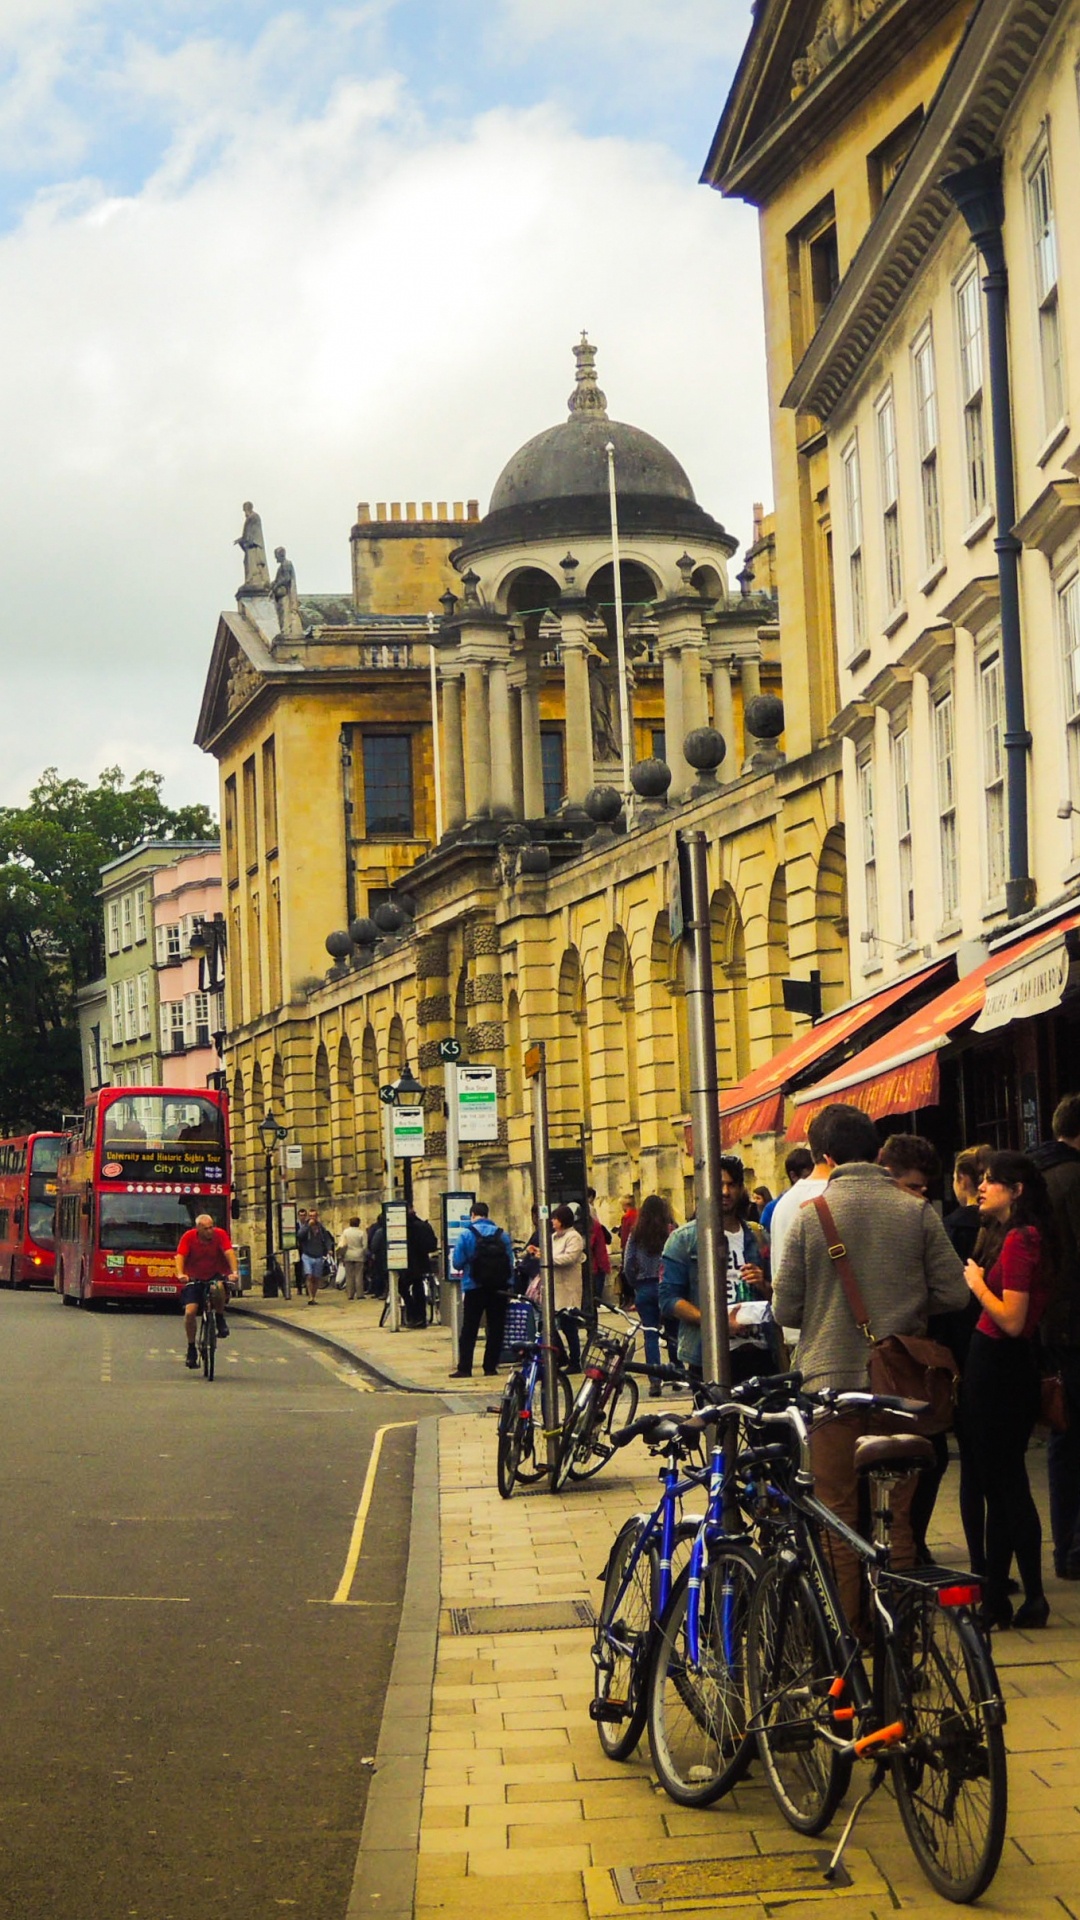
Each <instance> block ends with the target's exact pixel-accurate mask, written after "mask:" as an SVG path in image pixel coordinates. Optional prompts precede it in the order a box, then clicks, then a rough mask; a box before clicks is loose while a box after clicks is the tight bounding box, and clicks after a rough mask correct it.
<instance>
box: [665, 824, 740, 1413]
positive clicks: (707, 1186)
mask: <svg viewBox="0 0 1080 1920" xmlns="http://www.w3.org/2000/svg"><path fill="white" fill-rule="evenodd" d="M678 838H679V877H680V883H681V888H682V902H683V917H684V927H685V931H684V935H683V937H684V940H685V942H686V958H687V984H686V1024H687V1028H688V1032H689V1040H690V1114H691V1119H692V1121H693V1128H694V1191H695V1194H696V1198H697V1250H698V1305H699V1306H700V1308H701V1363H702V1371H703V1373H704V1377H705V1380H706V1382H707V1383H708V1384H710V1385H711V1384H713V1383H716V1384H717V1385H719V1386H721V1387H730V1385H731V1350H730V1343H729V1341H728V1317H727V1259H726V1252H727V1248H726V1243H725V1240H724V1214H723V1206H722V1203H721V1183H720V1086H719V1081H718V1079H717V1073H716V1008H715V1002H714V998H713V973H712V925H711V920H710V914H709V869H708V860H707V852H708V842H707V840H706V837H705V834H704V831H703V830H702V829H701V828H700V827H693V828H689V829H688V830H687V831H686V832H683V833H680V834H679V836H678ZM722 1250H723V1255H722Z"/></svg>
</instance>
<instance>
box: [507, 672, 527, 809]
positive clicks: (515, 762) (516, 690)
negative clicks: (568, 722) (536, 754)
mask: <svg viewBox="0 0 1080 1920" xmlns="http://www.w3.org/2000/svg"><path fill="white" fill-rule="evenodd" d="M521 747H522V741H521V688H520V686H511V688H510V778H511V785H512V786H513V789H514V818H515V820H525V819H527V817H528V816H527V814H526V812H525V771H524V767H523V765H522V753H521Z"/></svg>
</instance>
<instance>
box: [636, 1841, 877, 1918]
mask: <svg viewBox="0 0 1080 1920" xmlns="http://www.w3.org/2000/svg"><path fill="white" fill-rule="evenodd" d="M830 1858H831V1853H830V1852H829V1851H824V1850H823V1851H817V1850H815V1851H813V1852H811V1853H770V1854H761V1853H751V1854H742V1855H740V1856H738V1857H737V1858H735V1859H730V1858H729V1859H727V1860H687V1861H686V1862H684V1863H680V1864H677V1865H670V1866H669V1865H663V1866H650V1867H615V1868H614V1869H613V1876H612V1877H613V1878H614V1881H615V1885H616V1888H617V1889H618V1893H619V1898H620V1900H621V1901H622V1903H623V1905H624V1906H627V1907H640V1906H662V1905H664V1904H666V1903H667V1902H672V1903H674V1902H676V1901H679V1902H684V1901H688V1900H693V1901H694V1902H695V1903H697V1904H700V1905H701V1906H704V1905H705V1904H706V1902H708V1901H711V1900H723V1899H725V1898H726V1899H729V1900H730V1899H733V1898H735V1897H737V1896H740V1895H741V1896H744V1897H745V1896H746V1895H750V1896H751V1897H752V1898H753V1897H756V1898H757V1899H759V1900H775V1899H776V1898H777V1896H778V1895H782V1896H786V1897H788V1898H791V1899H797V1898H799V1897H803V1898H805V1896H806V1895H807V1894H811V1895H815V1894H820V1893H822V1892H823V1891H829V1890H831V1889H832V1888H834V1887H850V1885H851V1877H850V1875H849V1874H848V1873H847V1872H846V1870H845V1868H844V1867H843V1866H841V1867H839V1868H838V1869H837V1872H836V1876H835V1878H834V1879H833V1880H830V1881H826V1880H825V1878H824V1874H825V1869H826V1867H827V1866H828V1864H829V1860H830Z"/></svg>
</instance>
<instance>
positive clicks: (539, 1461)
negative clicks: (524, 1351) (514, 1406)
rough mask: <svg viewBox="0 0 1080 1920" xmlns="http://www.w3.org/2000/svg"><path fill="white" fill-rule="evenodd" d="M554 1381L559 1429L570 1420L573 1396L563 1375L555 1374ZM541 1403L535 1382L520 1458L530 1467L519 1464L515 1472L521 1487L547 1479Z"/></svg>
mask: <svg viewBox="0 0 1080 1920" xmlns="http://www.w3.org/2000/svg"><path fill="white" fill-rule="evenodd" d="M555 1380H556V1388H555V1391H556V1394H557V1396H558V1402H557V1405H556V1409H555V1418H556V1420H557V1421H558V1423H559V1426H560V1428H561V1427H565V1425H566V1422H567V1421H568V1419H569V1418H570V1409H571V1407H572V1406H573V1404H574V1396H573V1394H572V1393H571V1391H570V1382H569V1380H568V1379H567V1377H566V1375H565V1373H557V1374H556V1376H555ZM542 1403H543V1395H542V1392H541V1386H540V1382H539V1381H537V1383H536V1391H535V1393H534V1394H533V1404H532V1409H531V1412H530V1416H529V1420H528V1423H527V1425H528V1431H527V1433H526V1435H525V1444H524V1446H523V1448H522V1456H521V1457H522V1460H528V1461H530V1462H531V1465H529V1466H527V1467H526V1466H523V1465H522V1464H521V1463H520V1462H519V1463H518V1470H517V1477H518V1479H519V1480H520V1482H521V1484H522V1486H523V1487H533V1486H535V1485H536V1483H537V1481H538V1480H544V1479H546V1477H547V1470H548V1464H547V1446H546V1444H545V1442H544V1423H543V1419H542V1417H541V1415H540V1411H539V1409H540V1408H541V1407H542ZM537 1448H539V1453H538V1452H537Z"/></svg>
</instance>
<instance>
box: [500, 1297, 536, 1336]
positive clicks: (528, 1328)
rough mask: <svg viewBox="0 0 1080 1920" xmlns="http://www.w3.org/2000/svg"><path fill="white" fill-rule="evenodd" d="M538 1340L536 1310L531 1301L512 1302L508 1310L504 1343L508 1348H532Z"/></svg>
mask: <svg viewBox="0 0 1080 1920" xmlns="http://www.w3.org/2000/svg"><path fill="white" fill-rule="evenodd" d="M535 1338H536V1308H535V1307H534V1306H533V1304H532V1301H531V1300H525V1299H520V1300H511V1301H510V1302H509V1304H508V1306H507V1309H506V1330H505V1332H504V1334H503V1343H504V1345H505V1346H508V1347H531V1346H532V1343H533V1341H534V1339H535Z"/></svg>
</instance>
